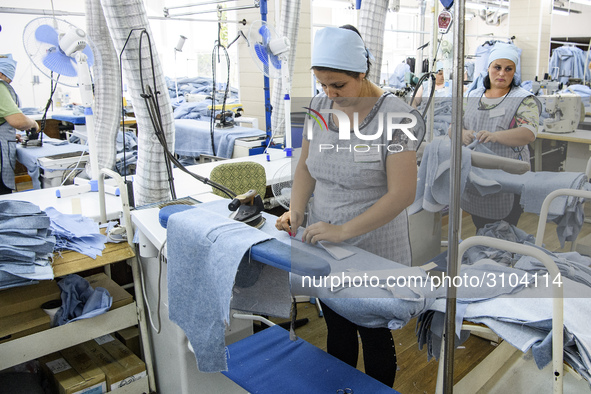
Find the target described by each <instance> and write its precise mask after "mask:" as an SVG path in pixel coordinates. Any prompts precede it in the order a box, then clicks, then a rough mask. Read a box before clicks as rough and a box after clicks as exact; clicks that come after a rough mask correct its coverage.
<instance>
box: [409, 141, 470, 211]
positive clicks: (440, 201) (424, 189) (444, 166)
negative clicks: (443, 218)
mask: <svg viewBox="0 0 591 394" xmlns="http://www.w3.org/2000/svg"><path fill="white" fill-rule="evenodd" d="M450 149H451V141H450V139H449V138H434V139H433V141H431V143H429V144H428V145H426V147H425V150H424V151H423V158H422V160H421V164H420V166H419V172H418V175H417V190H416V193H415V201H414V202H413V203H412V204H411V205H410V207H409V208H408V212H409V214H410V215H412V214H413V213H417V212H419V211H421V210H422V209H426V210H427V211H429V212H439V211H440V210H442V209H443V208H445V207H446V206H447V205H449V198H450V192H449V190H450V189H449V179H450V178H449V177H450V159H449V158H450ZM461 168H462V169H461V173H460V175H461V179H460V193H462V192H463V190H464V188H465V186H466V182H467V180H468V174H470V172H471V169H472V162H471V151H470V150H469V149H467V148H462V163H461Z"/></svg>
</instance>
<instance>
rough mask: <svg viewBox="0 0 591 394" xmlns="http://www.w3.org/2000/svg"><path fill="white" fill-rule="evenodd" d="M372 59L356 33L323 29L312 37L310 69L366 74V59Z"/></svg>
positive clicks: (336, 28)
mask: <svg viewBox="0 0 591 394" xmlns="http://www.w3.org/2000/svg"><path fill="white" fill-rule="evenodd" d="M368 57H369V58H370V59H371V58H373V56H371V54H370V53H369V51H368V50H367V48H365V44H364V43H363V40H362V39H361V37H360V36H359V34H357V33H356V32H354V31H352V30H349V29H341V28H340V27H325V28H324V29H322V30H318V32H316V35H315V36H314V49H313V50H312V67H316V66H318V67H329V68H334V69H336V70H344V71H355V72H360V73H365V72H367V58H368Z"/></svg>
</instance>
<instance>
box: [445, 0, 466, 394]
mask: <svg viewBox="0 0 591 394" xmlns="http://www.w3.org/2000/svg"><path fill="white" fill-rule="evenodd" d="M464 5H465V0H456V1H455V4H454V19H455V23H454V25H453V34H454V40H453V42H454V47H453V51H454V59H456V60H457V61H456V62H455V65H454V66H455V67H454V68H453V79H452V80H453V98H454V100H453V103H452V134H451V140H452V141H451V180H450V181H451V182H450V186H451V187H450V199H449V201H450V209H449V231H448V239H449V246H448V250H447V274H448V275H449V276H450V277H451V278H454V277H455V276H457V275H458V271H459V266H458V265H459V264H458V241H459V223H460V220H461V217H460V197H461V195H460V172H461V168H462V129H463V125H462V116H463V108H462V107H463V96H464V89H463V88H464V86H463V83H462V81H463V75H464V13H465V8H464ZM451 282H453V281H451ZM456 294H457V289H456V288H455V287H454V286H453V284H450V286H449V287H448V288H447V299H446V307H445V316H446V322H445V334H444V335H445V337H444V341H445V342H444V343H445V348H444V354H443V355H442V358H441V359H440V362H441V360H442V361H443V363H444V367H443V371H444V372H443V390H444V393H452V392H453V384H454V373H453V365H454V350H455V329H456V325H455V316H456Z"/></svg>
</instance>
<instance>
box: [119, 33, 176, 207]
mask: <svg viewBox="0 0 591 394" xmlns="http://www.w3.org/2000/svg"><path fill="white" fill-rule="evenodd" d="M144 35H145V36H146V37H147V38H148V48H149V49H150V65H151V68H152V83H153V86H154V89H155V90H154V92H153V93H152V92H149V94H146V90H145V88H144V78H143V70H142V40H143V38H144ZM138 52H139V54H138V56H139V62H138V63H139V66H140V84H141V86H142V94H141V97H142V98H143V99H144V101H145V103H146V106H147V107H148V111H149V112H150V120H151V121H152V125H153V126H154V131H155V132H156V135H157V136H158V140H159V141H160V144H161V145H162V147H163V148H164V150H165V152H164V164H165V165H166V173H167V175H168V186H169V187H170V195H171V198H172V199H173V200H176V191H175V189H174V180H173V176H172V166H171V165H170V160H169V156H168V155H167V154H166V152H167V151H168V143H167V142H166V136H165V134H164V131H163V130H164V127H163V126H162V114H161V113H160V103H159V102H158V95H159V94H160V92H159V91H158V90H156V86H157V84H156V67H155V66H154V55H153V53H152V40H151V39H150V35H149V34H148V32H147V30H146V29H142V30H141V32H140V42H139V48H138ZM150 90H151V89H150ZM149 99H150V100H151V101H149ZM150 105H151V107H150ZM156 130H160V135H158V131H156ZM124 135H125V133H124ZM124 142H125V141H124ZM124 146H125V145H124Z"/></svg>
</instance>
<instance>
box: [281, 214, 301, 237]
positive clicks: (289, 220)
mask: <svg viewBox="0 0 591 394" xmlns="http://www.w3.org/2000/svg"><path fill="white" fill-rule="evenodd" d="M303 222H304V214H303V213H302V212H298V211H287V212H285V213H284V214H283V215H281V216H279V217H278V218H277V221H276V222H275V228H277V230H279V231H287V232H288V233H289V235H290V236H294V235H296V233H297V232H298V228H299V227H300V226H301V225H302V223H303Z"/></svg>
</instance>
